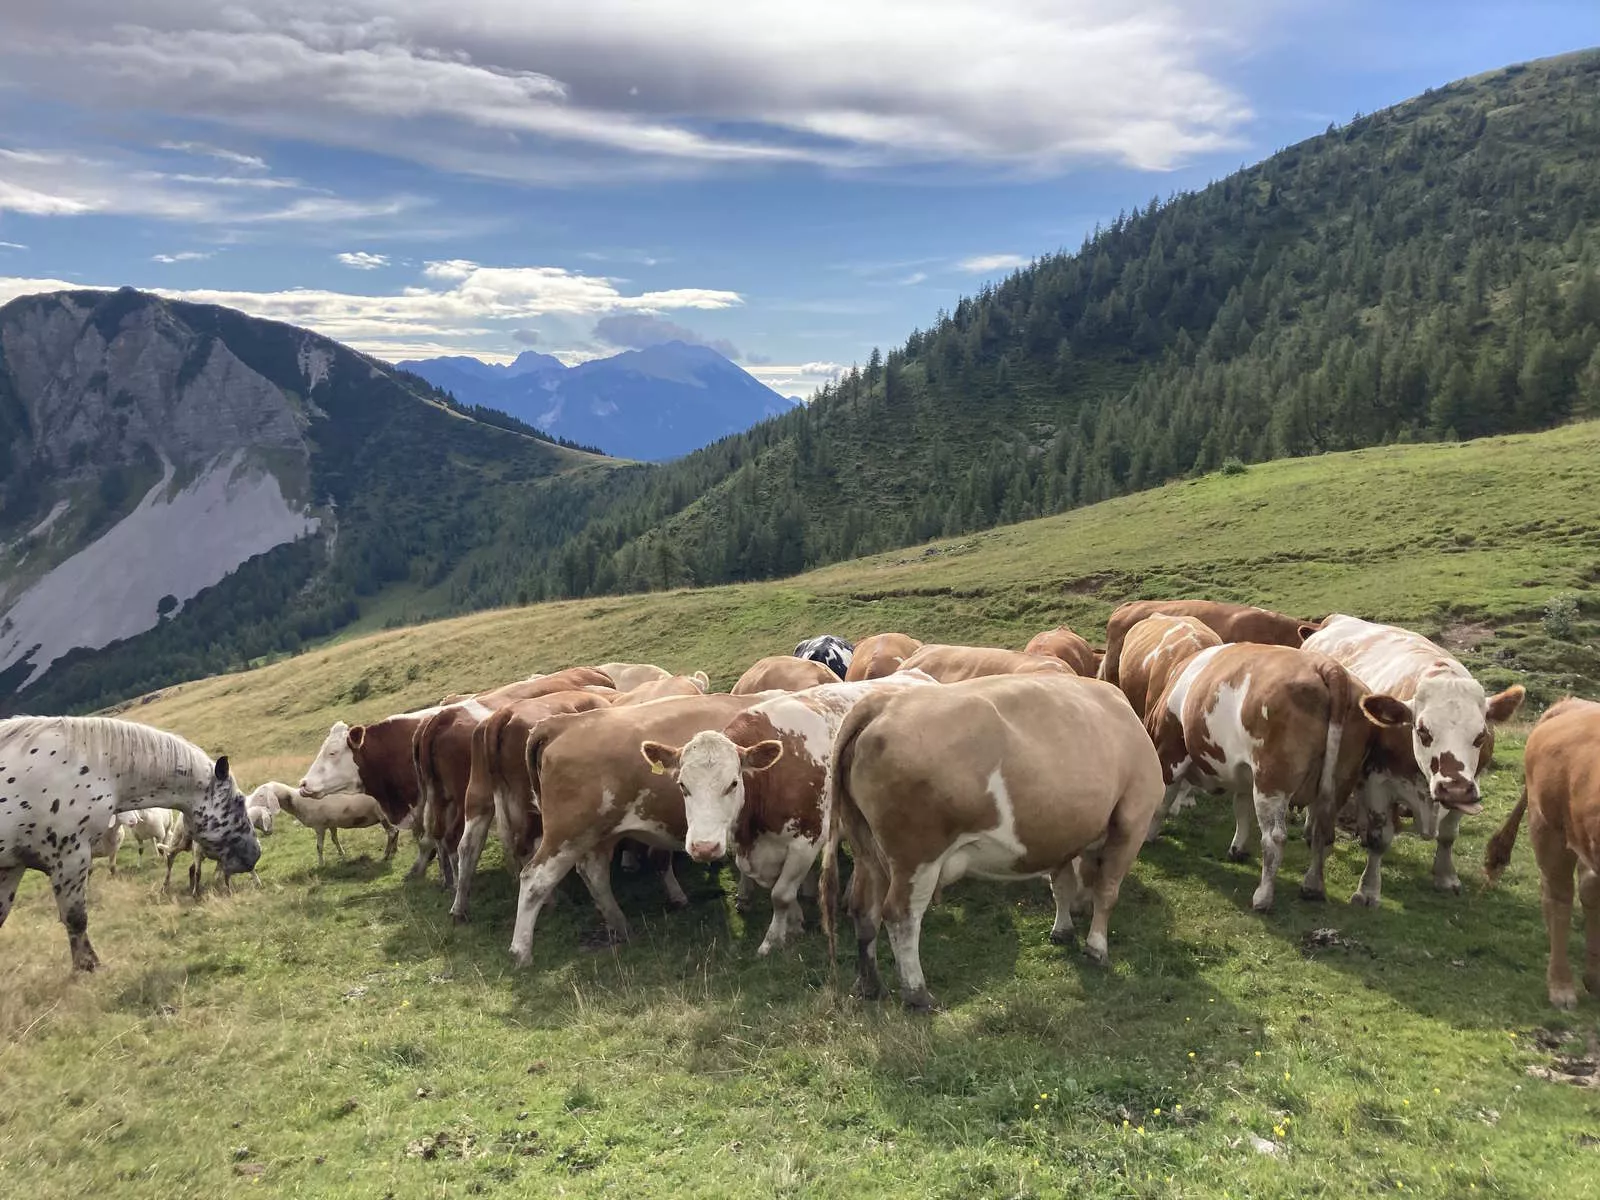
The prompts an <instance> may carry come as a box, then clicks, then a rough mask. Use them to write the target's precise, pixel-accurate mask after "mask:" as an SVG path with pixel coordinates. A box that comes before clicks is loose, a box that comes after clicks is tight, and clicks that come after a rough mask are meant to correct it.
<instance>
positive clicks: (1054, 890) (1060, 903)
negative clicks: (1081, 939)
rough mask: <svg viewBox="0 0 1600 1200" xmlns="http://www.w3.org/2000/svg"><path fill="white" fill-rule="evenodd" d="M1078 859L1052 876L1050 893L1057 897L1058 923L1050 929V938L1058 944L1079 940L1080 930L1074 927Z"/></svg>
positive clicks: (1077, 890) (1077, 891)
mask: <svg viewBox="0 0 1600 1200" xmlns="http://www.w3.org/2000/svg"><path fill="white" fill-rule="evenodd" d="M1078 893H1079V888H1078V860H1077V859H1073V860H1072V861H1071V862H1069V863H1068V864H1067V865H1066V866H1064V867H1062V868H1061V870H1059V871H1057V872H1056V873H1055V874H1054V875H1052V876H1050V894H1051V895H1052V896H1054V897H1055V898H1056V923H1055V925H1054V926H1053V927H1052V928H1051V930H1050V940H1051V941H1052V942H1054V943H1055V944H1056V945H1058V946H1070V945H1072V943H1073V942H1075V941H1077V940H1078V931H1077V930H1076V929H1074V928H1073V927H1072V909H1073V907H1074V906H1075V905H1076V904H1077V903H1078Z"/></svg>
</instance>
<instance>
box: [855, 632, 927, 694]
mask: <svg viewBox="0 0 1600 1200" xmlns="http://www.w3.org/2000/svg"><path fill="white" fill-rule="evenodd" d="M920 649H922V643H921V642H919V641H917V639H916V638H914V637H910V636H909V635H907V634H904V633H875V634H873V635H872V636H871V637H867V638H862V639H861V640H860V641H859V642H857V643H856V651H855V654H854V656H853V657H852V658H851V659H850V669H849V670H848V671H846V672H845V675H844V678H845V682H846V683H860V682H861V681H862V680H864V679H882V678H883V677H884V676H885V675H893V674H894V673H895V672H896V671H898V670H899V669H900V666H901V664H902V663H904V662H905V661H906V659H908V658H910V657H911V656H912V655H913V654H915V653H916V652H917V651H918V650H920Z"/></svg>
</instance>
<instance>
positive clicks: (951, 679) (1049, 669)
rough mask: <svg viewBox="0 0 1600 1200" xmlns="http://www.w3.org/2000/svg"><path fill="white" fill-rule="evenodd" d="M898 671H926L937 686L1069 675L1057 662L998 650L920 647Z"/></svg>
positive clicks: (1035, 655) (1032, 655)
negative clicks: (989, 677)
mask: <svg viewBox="0 0 1600 1200" xmlns="http://www.w3.org/2000/svg"><path fill="white" fill-rule="evenodd" d="M900 669H901V670H902V671H926V672H927V673H928V674H929V675H932V676H933V677H934V678H935V679H937V680H938V681H939V682H940V683H960V682H962V681H963V680H967V679H979V678H981V677H983V676H985V675H1071V674H1074V672H1073V670H1072V668H1071V667H1069V666H1067V664H1066V663H1064V662H1062V661H1061V660H1060V659H1059V658H1050V657H1047V656H1045V655H1042V654H1024V653H1023V652H1022V651H1020V650H1001V649H998V648H997V647H994V646H938V645H928V646H924V647H922V649H920V650H918V651H917V652H916V653H915V654H913V655H911V657H909V658H907V659H906V661H905V662H904V663H902V664H901V665H900Z"/></svg>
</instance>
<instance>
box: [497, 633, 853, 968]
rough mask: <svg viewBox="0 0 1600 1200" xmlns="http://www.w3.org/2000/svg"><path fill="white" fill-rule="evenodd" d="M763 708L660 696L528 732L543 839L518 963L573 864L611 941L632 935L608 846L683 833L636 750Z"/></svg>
mask: <svg viewBox="0 0 1600 1200" xmlns="http://www.w3.org/2000/svg"><path fill="white" fill-rule="evenodd" d="M794 661H796V662H798V661H800V660H798V659H796V660H794ZM813 665H816V664H813ZM823 670H827V668H825V667H824V668H823ZM829 674H830V675H832V672H831V671H830V672H829ZM757 702H758V701H757V700H756V699H752V698H751V697H748V696H726V695H711V696H693V697H683V698H680V699H670V700H658V701H656V702H655V703H654V704H636V705H632V706H630V707H626V708H602V709H596V710H595V711H594V712H586V713H576V714H573V715H570V716H559V717H549V718H546V719H545V720H544V721H542V722H540V724H539V725H538V727H537V728H535V729H534V730H532V731H531V732H530V733H529V735H528V749H527V754H528V776H529V778H530V779H532V780H533V785H534V791H535V793H536V794H537V796H538V805H539V812H540V815H541V817H542V818H543V821H544V836H543V838H541V839H540V842H539V849H538V850H537V851H536V852H535V853H534V855H533V857H532V858H531V859H530V860H529V861H528V864H527V866H525V867H524V868H523V869H522V883H521V887H520V888H519V889H518V894H517V921H516V927H515V929H514V931H513V933H512V937H511V954H512V957H513V958H514V959H515V960H516V962H517V963H518V964H519V965H521V966H526V965H527V964H528V963H529V962H530V961H531V960H532V957H533V929H534V924H535V922H536V921H537V920H538V917H539V910H540V909H541V908H543V907H544V904H545V902H546V901H547V900H548V899H549V898H550V896H551V894H552V893H553V892H554V891H555V888H556V886H557V885H558V884H559V883H560V882H561V880H562V879H564V878H565V877H566V874H567V872H568V871H570V870H572V868H573V867H574V866H576V867H577V868H578V873H579V874H580V875H581V876H582V877H583V881H584V883H585V884H586V885H588V888H589V894H590V895H591V896H593V897H594V901H595V904H596V906H597V907H598V908H599V909H600V913H601V915H602V916H603V917H604V918H605V922H606V927H607V928H608V929H609V930H610V932H611V936H612V937H613V938H615V939H616V940H618V941H625V940H626V939H627V937H628V922H627V919H626V918H625V917H624V916H623V915H622V910H621V909H620V908H618V907H617V901H616V898H615V897H613V896H612V894H611V852H612V849H613V848H614V847H615V846H616V844H617V842H618V841H619V840H620V839H621V838H623V837H630V838H634V839H636V840H638V841H642V842H645V843H647V844H648V845H651V846H654V847H658V848H664V849H668V850H671V849H676V848H678V847H681V846H682V845H683V838H684V830H685V823H684V815H683V795H682V793H681V792H679V790H678V787H677V785H676V784H675V783H674V782H673V781H672V779H671V777H670V776H669V775H667V773H666V772H665V771H663V770H662V769H661V768H660V767H659V766H654V765H653V764H651V763H650V762H649V761H647V760H646V759H645V756H644V754H643V753H641V751H640V747H641V746H642V745H643V744H644V743H645V742H649V741H659V742H664V743H667V744H669V745H677V746H681V745H682V744H683V743H684V742H686V741H688V740H689V739H690V738H691V737H693V736H694V735H695V734H697V733H699V732H701V731H702V730H705V729H721V728H723V727H724V726H725V725H727V723H728V722H729V721H731V720H732V719H733V718H734V716H735V715H736V714H738V713H740V712H742V711H744V710H745V709H746V708H749V707H750V706H751V705H753V704H755V703H757ZM668 878H669V879H670V868H669V874H668ZM668 898H669V899H670V900H672V901H673V902H674V903H675V904H679V903H681V902H685V901H684V900H683V894H682V892H681V891H677V892H676V893H675V894H674V891H673V889H671V888H669V892H668Z"/></svg>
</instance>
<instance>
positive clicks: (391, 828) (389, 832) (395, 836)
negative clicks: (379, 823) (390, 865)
mask: <svg viewBox="0 0 1600 1200" xmlns="http://www.w3.org/2000/svg"><path fill="white" fill-rule="evenodd" d="M383 832H384V835H385V840H384V843H383V861H384V862H388V861H389V860H390V859H391V858H393V857H394V853H395V851H396V850H398V849H400V826H398V825H394V824H391V823H390V822H388V821H385V822H384V823H383Z"/></svg>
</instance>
